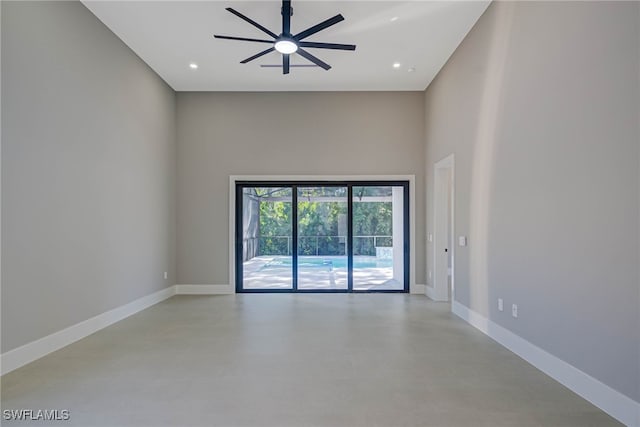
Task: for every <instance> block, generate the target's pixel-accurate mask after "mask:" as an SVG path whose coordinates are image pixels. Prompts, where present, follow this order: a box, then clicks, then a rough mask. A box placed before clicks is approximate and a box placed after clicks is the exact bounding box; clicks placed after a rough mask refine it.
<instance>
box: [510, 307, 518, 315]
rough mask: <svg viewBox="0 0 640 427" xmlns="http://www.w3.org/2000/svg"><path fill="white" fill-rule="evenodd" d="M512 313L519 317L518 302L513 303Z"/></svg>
mask: <svg viewBox="0 0 640 427" xmlns="http://www.w3.org/2000/svg"><path fill="white" fill-rule="evenodd" d="M511 315H512V316H513V317H518V304H512V305H511Z"/></svg>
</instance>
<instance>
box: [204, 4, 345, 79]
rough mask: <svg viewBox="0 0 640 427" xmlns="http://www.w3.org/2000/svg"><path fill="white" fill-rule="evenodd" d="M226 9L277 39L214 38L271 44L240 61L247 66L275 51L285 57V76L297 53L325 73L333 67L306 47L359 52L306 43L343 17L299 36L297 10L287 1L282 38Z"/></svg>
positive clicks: (335, 17) (229, 9)
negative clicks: (295, 25)
mask: <svg viewBox="0 0 640 427" xmlns="http://www.w3.org/2000/svg"><path fill="white" fill-rule="evenodd" d="M226 10H228V11H229V12H231V13H233V14H234V15H236V16H237V17H238V18H240V19H243V20H245V21H247V22H248V23H249V24H251V25H253V26H254V27H256V28H258V29H259V30H260V31H262V32H264V33H266V34H268V35H269V36H271V37H272V38H273V40H262V39H252V38H245V37H232V36H221V35H217V34H215V35H214V37H215V38H217V39H226V40H240V41H247V42H257V43H268V44H270V45H272V46H271V47H269V48H268V49H265V50H263V51H262V52H259V53H256V54H255V55H253V56H250V57H249V58H247V59H244V60H242V61H240V63H241V64H246V63H247V62H250V61H253V60H254V59H257V58H260V57H261V56H264V55H266V54H268V53H271V52H273V51H274V50H275V51H277V52H279V53H281V54H282V74H289V70H290V68H291V67H292V65H291V59H290V55H292V54H294V53H297V54H299V55H300V56H302V57H303V58H305V59H307V60H309V61H311V62H313V63H314V64H315V65H317V66H318V67H321V68H323V69H325V70H329V69H330V68H331V66H330V65H329V64H327V63H326V62H324V61H322V60H321V59H319V58H317V57H316V56H314V55H312V54H311V53H309V52H307V51H306V50H305V49H303V48H315V49H336V50H356V46H355V45H352V44H337V43H320V42H310V41H304V40H305V39H306V38H307V37H309V36H312V35H314V34H315V33H317V32H320V31H322V30H324V29H326V28H329V27H330V26H332V25H335V24H337V23H338V22H340V21H344V16H342V15H340V14H338V15H336V16H334V17H333V18H329V19H327V20H325V21H322V22H321V23H319V24H316V25H314V26H313V27H309V28H307V29H306V30H304V31H301V32H299V33H297V34H293V33H291V16H293V8H292V7H291V1H290V0H289V1H287V0H283V1H282V10H281V12H282V32H281V33H280V34H279V35H278V34H276V33H274V32H272V31H270V30H269V29H267V28H265V27H263V26H262V25H260V24H258V23H257V22H256V21H254V20H252V19H251V18H248V17H247V16H245V15H243V14H242V13H240V12H238V11H237V10H235V9H233V8H231V7H228V8H226Z"/></svg>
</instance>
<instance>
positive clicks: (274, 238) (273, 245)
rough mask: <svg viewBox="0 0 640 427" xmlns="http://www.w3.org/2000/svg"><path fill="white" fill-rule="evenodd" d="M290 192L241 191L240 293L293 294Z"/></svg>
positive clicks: (278, 189) (269, 189)
mask: <svg viewBox="0 0 640 427" xmlns="http://www.w3.org/2000/svg"><path fill="white" fill-rule="evenodd" d="M292 199H293V197H292V190H291V188H290V187H244V188H243V190H242V286H243V289H248V290H255V289H268V290H277V289H283V290H292V289H293V257H292V254H293V252H292V240H293V229H292V219H293V218H292V204H293V201H292Z"/></svg>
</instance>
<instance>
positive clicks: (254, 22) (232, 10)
mask: <svg viewBox="0 0 640 427" xmlns="http://www.w3.org/2000/svg"><path fill="white" fill-rule="evenodd" d="M227 10H228V11H229V12H231V13H233V14H234V15H236V16H237V17H238V18H240V19H244V20H245V21H247V22H248V23H249V24H251V25H253V26H254V27H256V28H258V29H259V30H260V31H262V32H265V33H267V34H269V35H270V36H271V37H273V38H274V39H276V38H278V36H277V35H276V34H275V33H273V32H272V31H269V30H268V29H267V28H265V27H263V26H262V25H260V24H258V23H257V22H256V21H254V20H253V19H251V18H249V17H247V16H244V15H243V14H241V13H240V12H238V11H237V10H235V9H233V8H231V7H228V8H227Z"/></svg>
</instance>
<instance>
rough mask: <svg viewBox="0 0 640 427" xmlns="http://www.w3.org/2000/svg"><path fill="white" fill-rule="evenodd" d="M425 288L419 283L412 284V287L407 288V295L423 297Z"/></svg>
mask: <svg viewBox="0 0 640 427" xmlns="http://www.w3.org/2000/svg"><path fill="white" fill-rule="evenodd" d="M425 287H426V285H421V284H419V283H414V284H413V286H409V293H410V294H420V295H424V288H425Z"/></svg>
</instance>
